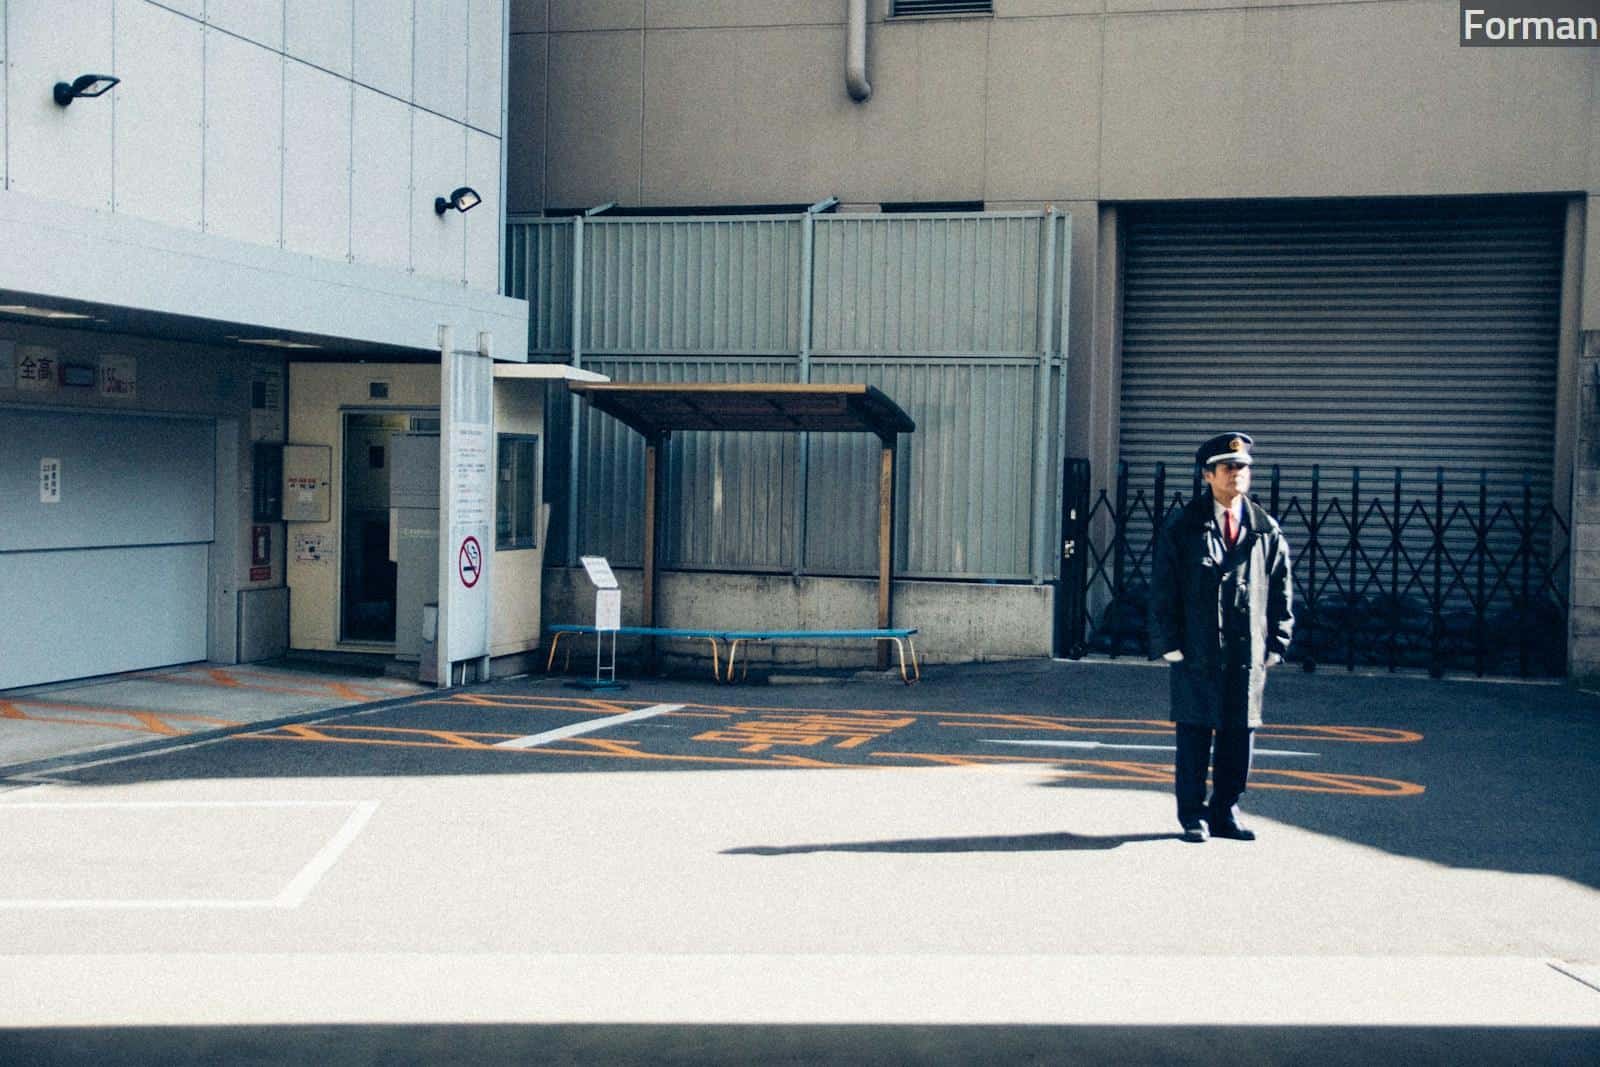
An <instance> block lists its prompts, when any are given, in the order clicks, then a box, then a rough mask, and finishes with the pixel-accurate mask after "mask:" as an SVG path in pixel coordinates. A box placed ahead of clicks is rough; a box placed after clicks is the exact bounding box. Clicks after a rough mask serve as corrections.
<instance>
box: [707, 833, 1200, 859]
mask: <svg viewBox="0 0 1600 1067" xmlns="http://www.w3.org/2000/svg"><path fill="white" fill-rule="evenodd" d="M1182 836H1183V835H1182V834H1068V833H1054V834H1019V835H1016V836H1012V837H992V836H991V837H920V838H909V839H906V840H902V841H840V842H836V843H833V844H824V845H749V846H747V847H745V848H729V849H724V850H723V852H722V855H724V856H796V855H801V854H804V853H808V852H900V853H941V852H1082V851H1090V850H1097V849H1108V848H1117V847H1118V846H1120V845H1126V844H1132V843H1136V842H1140V841H1176V840H1178V839H1179V838H1181V837H1182Z"/></svg>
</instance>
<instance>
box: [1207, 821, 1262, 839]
mask: <svg viewBox="0 0 1600 1067" xmlns="http://www.w3.org/2000/svg"><path fill="white" fill-rule="evenodd" d="M1211 836H1212V837H1225V838H1227V839H1228V840H1229V841H1254V840H1255V839H1256V832H1255V831H1254V830H1246V829H1245V828H1244V827H1243V826H1240V825H1239V824H1238V823H1236V822H1219V823H1217V824H1216V825H1214V826H1212V827H1211Z"/></svg>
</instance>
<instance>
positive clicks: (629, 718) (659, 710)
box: [494, 704, 683, 748]
mask: <svg viewBox="0 0 1600 1067" xmlns="http://www.w3.org/2000/svg"><path fill="white" fill-rule="evenodd" d="M681 707H683V705H682V704H652V705H650V706H649V707H648V708H640V709H639V710H638V711H629V712H624V713H623V714H621V715H612V716H610V717H609V718H605V719H591V720H590V721H588V722H575V723H573V724H572V725H571V726H563V727H561V728H560V729H557V730H546V731H545V732H544V733H542V734H529V735H528V736H527V737H516V738H512V739H511V740H510V741H501V742H500V743H499V744H497V745H495V746H494V747H495V748H538V747H539V746H540V745H548V744H549V743H550V742H552V741H561V740H564V739H565V738H568V737H577V736H578V735H579V734H592V733H594V732H595V731H596V730H607V729H610V728H611V727H613V726H621V725H622V724H624V723H629V722H638V721H639V720H640V719H653V718H655V717H656V716H657V715H665V714H666V713H667V712H669V711H677V710H678V709H679V708H681Z"/></svg>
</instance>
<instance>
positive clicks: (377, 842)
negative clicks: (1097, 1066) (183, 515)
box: [0, 661, 1600, 1062]
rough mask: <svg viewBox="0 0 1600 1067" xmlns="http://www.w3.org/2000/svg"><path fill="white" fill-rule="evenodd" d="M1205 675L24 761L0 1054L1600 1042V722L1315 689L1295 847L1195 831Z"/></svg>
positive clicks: (1045, 670) (454, 708) (12, 780)
mask: <svg viewBox="0 0 1600 1067" xmlns="http://www.w3.org/2000/svg"><path fill="white" fill-rule="evenodd" d="M1165 686H1166V673H1165V669H1164V668H1161V667H1159V666H1149V665H1145V664H1142V663H1050V662H1034V661H1029V662H1022V663H1012V664H986V665H973V666H961V667H934V668H930V669H929V670H928V671H927V673H926V675H925V678H924V681H923V682H922V683H921V684H919V685H915V686H909V687H908V686H904V685H901V684H900V683H899V681H898V678H897V677H894V678H892V679H891V678H888V677H885V676H881V675H859V676H839V677H834V678H831V679H827V680H825V681H818V682H816V683H815V684H795V685H776V684H775V685H735V686H718V685H714V684H711V683H709V682H700V681H698V680H694V679H687V680H685V679H638V678H635V679H630V680H629V684H628V685H627V687H626V688H625V689H621V690H613V691H587V690H582V689H577V688H573V687H572V686H571V685H570V684H568V683H567V681H566V680H564V679H560V678H545V677H530V678H519V679H512V680H507V681H503V682H497V683H494V684H490V685H483V686H475V687H470V688H467V689H461V690H452V691H448V692H443V693H431V692H424V693H418V694H414V695H402V696H400V697H398V698H388V699H384V700H382V701H380V702H377V703H367V704H363V705H358V706H347V707H343V708H335V709H321V710H317V709H311V710H304V709H297V710H295V711H293V712H292V713H290V714H284V715H280V716H278V717H276V718H261V717H260V716H256V717H255V721H248V722H247V721H241V717H239V716H237V715H235V716H233V718H232V720H230V715H229V712H228V709H227V708H226V706H225V704H224V705H223V706H219V707H217V708H214V709H212V710H213V711H215V712H216V713H217V714H216V717H217V718H219V719H222V720H225V721H231V725H227V726H216V727H212V728H207V729H201V730H197V731H194V732H188V733H185V734H182V735H174V736H169V737H164V738H157V739H154V740H153V741H152V740H151V739H148V738H146V739H143V740H141V743H140V746H139V747H138V748H103V747H102V748H98V749H97V750H95V751H93V752H87V753H80V754H77V755H61V756H57V757H53V758H45V759H32V760H26V761H21V762H18V761H11V763H10V765H9V766H0V945H3V946H5V948H4V949H3V950H0V951H3V955H0V1025H4V1026H6V1027H8V1029H4V1030H0V1059H4V1058H7V1056H6V1050H7V1049H8V1048H9V1049H11V1050H12V1051H13V1052H14V1053H16V1054H19V1055H22V1054H25V1055H26V1056H27V1057H28V1058H29V1059H30V1060H35V1061H41V1062H71V1061H73V1060H74V1059H78V1058H81V1057H84V1056H88V1055H91V1054H92V1055H110V1056H112V1058H113V1059H114V1058H115V1057H116V1056H117V1055H118V1054H122V1055H125V1056H127V1055H130V1054H131V1053H137V1054H138V1056H135V1057H134V1058H141V1057H142V1056H144V1055H149V1056H150V1057H152V1058H159V1059H162V1060H164V1061H173V1060H176V1061H179V1062H187V1061H193V1062H198V1061H199V1060H201V1059H204V1058H208V1057H210V1058H215V1057H227V1058H230V1059H241V1058H242V1059H245V1060H250V1059H254V1060H256V1061H258V1062H281V1061H282V1060H283V1059H289V1058H297V1057H298V1056H299V1055H301V1054H306V1053H308V1052H310V1051H311V1050H316V1051H315V1054H317V1055H321V1056H324V1057H326V1056H328V1055H329V1054H330V1053H331V1054H333V1058H334V1059H335V1061H336V1062H393V1061H395V1060H396V1059H398V1060H402V1061H404V1060H408V1059H411V1060H413V1061H415V1062H422V1061H424V1060H427V1059H432V1058H434V1056H433V1055H432V1053H435V1052H438V1051H439V1050H441V1049H455V1050H460V1051H463V1052H465V1053H470V1054H471V1056H472V1058H476V1059H485V1060H495V1059H504V1060H507V1061H509V1060H516V1059H526V1058H528V1054H529V1053H530V1052H531V1051H532V1050H542V1051H541V1055H542V1057H543V1058H546V1059H549V1060H552V1061H558V1062H594V1061H595V1060H597V1059H610V1060H616V1059H622V1060H631V1061H636V1062H657V1061H659V1062H691V1061H693V1062H743V1061H748V1060H751V1059H761V1060H765V1061H769V1062H815V1061H819V1060H832V1059H850V1058H860V1057H862V1056H864V1055H867V1054H868V1053H870V1054H871V1055H872V1057H873V1058H875V1059H879V1060H883V1061H885V1062H929V1061H932V1060H934V1059H939V1060H943V1061H946V1062H950V1061H959V1060H976V1059H984V1060H986V1061H987V1062H1034V1061H1037V1062H1045V1061H1059V1060H1060V1059H1062V1058H1071V1057H1074V1056H1076V1057H1079V1058H1083V1059H1093V1060H1095V1061H1097V1062H1106V1061H1121V1062H1158V1061H1159V1062H1217V1061H1219V1060H1221V1059H1224V1058H1227V1059H1232V1060H1236V1061H1244V1062H1291V1061H1293V1062H1357V1061H1358V1060H1359V1061H1365V1060H1368V1059H1372V1058H1375V1057H1379V1056H1382V1058H1385V1059H1390V1058H1394V1056H1395V1055H1396V1054H1400V1053H1404V1058H1406V1059H1407V1060H1408V1061H1412V1062H1483V1061H1497V1060H1499V1061H1510V1060H1513V1059H1528V1058H1535V1059H1540V1060H1545V1061H1550V1062H1561V1061H1563V1060H1564V1059H1565V1060H1569V1061H1570V1062H1586V1061H1592V1060H1593V1059H1594V1058H1595V1056H1596V1053H1597V1052H1600V850H1597V849H1596V848H1595V840H1596V833H1597V831H1600V806H1597V804H1596V801H1597V799H1600V792H1597V790H1596V788H1595V784H1594V775H1595V769H1596V768H1597V767H1600V697H1596V696H1594V695H1591V694H1586V693H1582V692H1579V691H1576V690H1574V689H1571V688H1569V687H1567V686H1565V685H1561V684H1539V683H1504V682H1485V681H1476V680H1444V681H1437V680H1432V679H1427V678H1423V677H1410V676H1392V675H1378V676H1351V675H1348V674H1345V673H1344V672H1338V671H1323V672H1319V673H1317V674H1315V675H1305V674H1302V673H1299V672H1297V671H1293V670H1291V669H1286V668H1280V669H1279V670H1277V671H1275V672H1274V674H1273V676H1272V679H1271V681H1270V683H1269V691H1268V703H1267V714H1268V720H1269V722H1268V725H1267V726H1265V727H1264V728H1263V729H1262V730H1261V731H1259V733H1258V737H1257V758H1256V763H1255V771H1254V773H1253V775H1252V779H1251V789H1250V792H1249V794H1248V795H1247V796H1246V798H1245V801H1244V808H1245V813H1246V821H1247V823H1248V824H1250V825H1252V826H1253V827H1254V828H1255V829H1256V830H1257V831H1258V832H1259V834H1260V839H1259V840H1257V841H1255V842H1250V843H1244V842H1233V841H1217V840H1214V841H1211V842H1207V843H1205V844H1201V845H1195V844H1188V843H1185V842H1182V841H1181V840H1179V838H1178V826H1177V823H1176V818H1175V814H1174V810H1173V803H1172V799H1171V792H1170V780H1171V763H1172V752H1171V746H1172V733H1171V728H1170V725H1169V724H1167V723H1166V721H1165ZM0 696H3V695H0ZM221 697H222V699H223V700H224V701H225V698H226V694H225V693H224V694H221ZM6 725H7V724H6V723H0V730H3V729H4V728H5V726H6ZM408 1050H409V1052H408ZM1385 1050H1387V1051H1385Z"/></svg>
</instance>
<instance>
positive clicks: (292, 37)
mask: <svg viewBox="0 0 1600 1067" xmlns="http://www.w3.org/2000/svg"><path fill="white" fill-rule="evenodd" d="M355 17H356V15H355V0H287V2H286V3H285V5H284V16H283V21H284V44H283V50H284V51H285V52H287V53H289V55H291V56H293V57H294V58H295V59H302V60H305V61H306V62H307V63H310V64H312V65H313V66H317V67H321V68H322V69H323V70H331V71H332V72H333V73H335V74H342V75H344V76H345V77H346V78H348V77H349V76H350V70H351V67H350V64H351V58H352V57H351V48H352V42H353V41H354V39H355V26H354V21H355Z"/></svg>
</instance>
